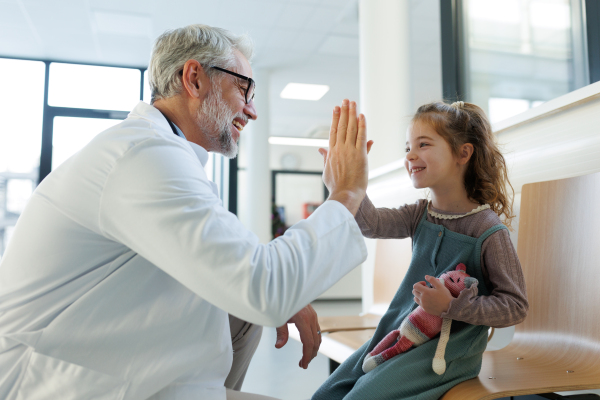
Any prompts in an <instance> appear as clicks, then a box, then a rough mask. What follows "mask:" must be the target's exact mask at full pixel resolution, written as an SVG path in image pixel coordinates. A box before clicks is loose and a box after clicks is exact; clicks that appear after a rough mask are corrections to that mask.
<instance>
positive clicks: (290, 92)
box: [280, 83, 329, 101]
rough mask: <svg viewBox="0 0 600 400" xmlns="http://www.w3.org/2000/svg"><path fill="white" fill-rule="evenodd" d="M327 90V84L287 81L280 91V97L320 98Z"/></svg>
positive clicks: (314, 99) (296, 98)
mask: <svg viewBox="0 0 600 400" xmlns="http://www.w3.org/2000/svg"><path fill="white" fill-rule="evenodd" d="M328 91H329V86H327V85H313V84H309V83H288V84H287V85H286V87H285V88H283V90H282V91H281V94H280V96H281V98H282V99H294V100H312V101H317V100H319V99H321V97H323V96H324V95H325V93H327V92H328Z"/></svg>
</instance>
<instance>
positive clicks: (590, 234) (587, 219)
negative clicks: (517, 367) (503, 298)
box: [513, 173, 600, 363]
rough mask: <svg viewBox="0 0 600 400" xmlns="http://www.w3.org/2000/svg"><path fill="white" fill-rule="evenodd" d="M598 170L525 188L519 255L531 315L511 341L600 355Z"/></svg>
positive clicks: (553, 352)
mask: <svg viewBox="0 0 600 400" xmlns="http://www.w3.org/2000/svg"><path fill="white" fill-rule="evenodd" d="M599 200H600V173H595V174H591V175H586V176H579V177H574V178H568V179H561V180H555V181H548V182H539V183H532V184H528V185H525V186H523V192H522V197H521V210H520V220H519V243H518V247H517V248H518V254H519V259H520V260H521V264H522V267H523V272H524V275H525V282H526V284H527V293H528V299H529V304H530V309H529V315H528V317H527V318H526V320H525V321H524V322H523V323H521V324H519V325H518V326H517V327H516V330H515V337H514V339H513V343H515V344H522V345H523V349H526V348H532V347H535V348H537V350H540V347H541V348H543V349H541V350H543V351H547V352H548V354H549V356H551V357H553V358H554V359H555V360H556V359H563V360H565V361H569V362H571V361H573V360H575V359H577V358H581V359H584V360H588V361H589V362H594V363H595V362H596V361H595V360H598V359H599V358H600V207H598V204H599Z"/></svg>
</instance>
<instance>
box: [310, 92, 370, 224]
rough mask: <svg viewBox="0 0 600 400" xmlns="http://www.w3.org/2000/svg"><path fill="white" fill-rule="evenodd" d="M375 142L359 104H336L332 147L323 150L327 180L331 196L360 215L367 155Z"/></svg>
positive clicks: (367, 170) (324, 172)
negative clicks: (371, 139) (369, 136)
mask: <svg viewBox="0 0 600 400" xmlns="http://www.w3.org/2000/svg"><path fill="white" fill-rule="evenodd" d="M372 144H373V142H372V141H368V142H367V127H366V121H365V117H364V115H362V114H361V115H360V116H358V117H357V115H356V103H355V102H353V101H352V102H350V101H348V100H344V101H343V102H342V107H341V109H340V108H339V107H337V106H336V107H335V108H334V111H333V118H332V122H331V130H330V131H329V150H325V149H319V152H320V153H321V155H323V158H324V162H325V167H324V170H323V182H325V186H327V189H328V190H329V193H330V195H329V199H330V200H336V201H339V202H340V203H342V204H343V205H344V206H346V208H348V210H349V211H350V212H351V213H352V215H356V212H357V211H358V207H359V206H360V203H361V202H362V199H363V198H364V196H365V193H366V189H367V180H368V172H369V169H368V162H367V154H368V152H369V150H370V149H371V145H372Z"/></svg>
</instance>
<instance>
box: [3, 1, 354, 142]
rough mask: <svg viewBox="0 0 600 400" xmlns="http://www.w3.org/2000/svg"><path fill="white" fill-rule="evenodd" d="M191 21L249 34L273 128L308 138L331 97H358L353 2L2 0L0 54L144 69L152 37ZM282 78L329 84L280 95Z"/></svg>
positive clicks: (324, 119) (325, 116)
mask: <svg viewBox="0 0 600 400" xmlns="http://www.w3.org/2000/svg"><path fill="white" fill-rule="evenodd" d="M194 23H202V24H207V25H212V26H219V27H222V28H225V29H228V30H231V31H233V32H235V33H248V34H249V35H250V36H251V37H252V38H253V40H254V42H255V49H256V55H255V58H254V60H253V68H255V69H256V68H261V69H265V70H268V71H269V76H270V79H269V86H270V94H271V96H270V99H271V100H270V118H271V123H270V134H271V135H275V136H309V135H310V134H311V133H314V132H315V131H318V130H319V127H323V126H327V124H328V123H329V118H330V111H331V108H332V107H333V105H334V104H337V103H339V102H340V101H341V100H342V99H343V98H345V97H349V98H352V99H358V95H359V92H358V5H357V0H212V1H206V0H181V1H173V0H172V1H166V0H52V1H49V0H0V56H8V57H17V58H32V59H42V60H57V61H71V62H83V63H90V64H104V65H117V66H133V67H145V66H147V64H148V59H149V56H150V52H151V48H152V43H153V41H154V39H155V38H156V37H157V36H158V35H160V34H161V33H162V32H164V31H165V30H167V29H172V28H177V27H181V26H185V25H188V24H194ZM289 82H300V83H316V84H325V85H329V86H330V91H329V92H328V93H327V94H326V95H325V96H324V97H323V98H322V99H321V100H319V101H302V100H287V99H281V98H280V97H279V93H280V92H281V90H282V89H283V87H284V86H285V85H286V84H287V83H289ZM258 111H259V113H260V110H258Z"/></svg>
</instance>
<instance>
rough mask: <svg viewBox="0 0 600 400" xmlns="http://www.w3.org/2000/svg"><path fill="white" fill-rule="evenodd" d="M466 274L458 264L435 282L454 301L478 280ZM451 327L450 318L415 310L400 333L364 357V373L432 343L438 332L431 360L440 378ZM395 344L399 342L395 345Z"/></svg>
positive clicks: (463, 267)
mask: <svg viewBox="0 0 600 400" xmlns="http://www.w3.org/2000/svg"><path fill="white" fill-rule="evenodd" d="M466 271H467V267H466V266H465V265H464V264H462V263H461V264H458V266H457V267H456V270H454V271H448V272H446V273H444V274H442V276H440V277H439V278H438V279H439V281H440V282H441V283H443V284H444V285H445V286H446V287H447V288H448V290H450V293H451V294H452V296H453V297H458V295H459V294H460V292H462V291H463V290H464V289H465V288H469V287H471V286H472V285H473V284H474V283H475V282H477V279H475V278H471V277H470V276H469V275H468V274H467V272H466ZM451 324H452V320H451V319H450V318H441V317H436V316H435V315H431V314H428V313H426V312H425V310H423V308H422V307H421V306H419V307H417V308H416V309H415V310H414V311H413V312H411V313H410V314H408V316H407V317H406V318H404V321H402V324H400V328H399V329H397V330H394V331H392V332H390V333H389V334H388V335H387V336H386V337H384V338H383V340H382V341H381V342H379V344H377V346H375V348H374V349H373V351H371V352H370V353H369V354H368V355H367V356H366V357H365V360H364V362H363V371H365V373H367V372H369V371H371V370H373V369H374V368H375V367H376V366H378V365H380V364H383V363H384V362H385V361H387V360H389V359H390V358H392V357H394V356H396V355H398V354H401V353H404V352H405V351H407V350H408V349H410V348H411V347H412V346H415V347H416V346H420V345H422V344H423V343H425V342H427V341H429V340H430V339H433V338H434V337H435V336H436V335H437V334H438V333H440V332H441V335H440V341H439V342H438V346H437V349H436V352H435V357H434V358H433V370H434V371H435V373H436V374H438V375H441V374H443V373H444V372H445V371H446V361H445V360H444V353H445V352H446V344H448V339H449V338H450V326H451ZM396 340H398V341H397V342H396Z"/></svg>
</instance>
